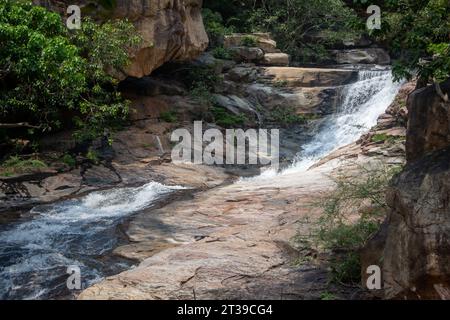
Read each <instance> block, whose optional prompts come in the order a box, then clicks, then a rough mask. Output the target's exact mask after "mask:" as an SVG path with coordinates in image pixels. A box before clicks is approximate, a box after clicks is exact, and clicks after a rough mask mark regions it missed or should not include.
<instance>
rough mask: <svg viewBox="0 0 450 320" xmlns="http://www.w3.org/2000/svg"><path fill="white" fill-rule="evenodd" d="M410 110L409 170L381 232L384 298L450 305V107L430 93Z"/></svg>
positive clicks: (397, 184)
mask: <svg viewBox="0 0 450 320" xmlns="http://www.w3.org/2000/svg"><path fill="white" fill-rule="evenodd" d="M442 87H443V91H444V92H450V87H449V85H448V83H447V84H445V85H443V86H442ZM408 110H409V124H408V131H407V144H406V152H407V155H408V164H407V166H406V167H405V169H404V170H403V172H402V173H401V174H399V175H398V176H397V177H396V178H395V179H394V181H393V183H392V185H391V187H390V189H389V190H388V192H387V201H388V204H389V207H390V212H389V214H388V217H387V221H386V223H385V224H384V225H385V230H383V231H382V232H381V234H385V235H386V236H385V237H384V239H383V241H384V242H385V244H384V250H383V262H382V266H383V279H384V289H385V297H386V298H389V299H392V298H397V299H404V298H410V299H450V254H449V253H450V202H449V199H450V139H449V123H450V121H449V119H450V104H449V103H448V102H447V103H445V102H444V101H443V100H442V99H441V98H440V97H439V96H438V95H437V93H436V91H435V88H434V87H426V88H423V89H420V90H417V91H415V92H414V93H412V94H411V95H410V97H409V100H408ZM376 241H380V239H378V240H376Z"/></svg>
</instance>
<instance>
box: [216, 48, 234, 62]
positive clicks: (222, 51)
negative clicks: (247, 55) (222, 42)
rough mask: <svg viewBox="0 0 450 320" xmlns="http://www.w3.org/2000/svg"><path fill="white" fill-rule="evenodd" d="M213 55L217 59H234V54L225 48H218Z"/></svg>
mask: <svg viewBox="0 0 450 320" xmlns="http://www.w3.org/2000/svg"><path fill="white" fill-rule="evenodd" d="M212 53H213V56H214V58H216V59H223V60H231V59H232V58H233V52H232V51H231V50H229V49H227V48H224V47H216V48H214V49H213V50H212Z"/></svg>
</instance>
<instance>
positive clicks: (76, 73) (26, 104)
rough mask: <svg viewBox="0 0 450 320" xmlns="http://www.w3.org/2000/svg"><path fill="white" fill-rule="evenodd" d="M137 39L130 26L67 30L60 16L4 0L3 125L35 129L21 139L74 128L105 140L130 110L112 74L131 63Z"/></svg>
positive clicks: (0, 36)
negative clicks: (21, 124)
mask: <svg viewBox="0 0 450 320" xmlns="http://www.w3.org/2000/svg"><path fill="white" fill-rule="evenodd" d="M138 42H139V38H138V37H136V35H135V31H134V27H133V26H132V25H131V24H130V23H128V22H126V21H117V22H106V23H104V24H102V25H98V24H96V23H94V22H92V21H90V20H89V19H87V18H85V19H84V20H83V23H82V30H77V31H73V32H69V30H67V29H66V28H65V26H64V24H63V22H62V20H61V18H60V16H59V15H58V14H56V13H52V12H49V11H47V10H46V9H45V8H43V7H40V6H33V5H31V4H29V3H28V2H22V1H19V2H15V1H9V0H0V46H1V47H2V50H1V51H0V119H2V120H1V121H2V122H10V123H11V122H12V123H16V122H28V123H30V124H33V125H34V126H35V127H37V129H35V130H34V132H27V133H23V132H22V133H20V134H21V135H24V134H31V135H34V134H38V133H42V132H48V131H54V130H56V129H60V128H61V127H62V126H63V125H73V124H75V125H76V126H77V127H78V128H79V130H78V132H77V135H76V137H77V138H79V139H82V140H83V139H92V138H93V137H95V136H97V135H99V134H100V133H102V132H103V128H105V127H107V126H110V125H111V124H112V123H114V122H115V121H117V120H120V119H124V118H125V117H126V115H127V110H128V103H127V102H126V101H125V100H124V99H123V98H122V97H121V95H120V93H119V92H118V91H117V81H116V80H115V79H114V78H113V77H111V76H110V75H109V74H108V73H107V72H106V71H107V70H112V69H115V68H120V67H123V66H124V65H126V63H127V62H128V58H127V50H128V48H130V47H132V46H134V45H136V44H137V43H138ZM68 119H72V122H69V121H68Z"/></svg>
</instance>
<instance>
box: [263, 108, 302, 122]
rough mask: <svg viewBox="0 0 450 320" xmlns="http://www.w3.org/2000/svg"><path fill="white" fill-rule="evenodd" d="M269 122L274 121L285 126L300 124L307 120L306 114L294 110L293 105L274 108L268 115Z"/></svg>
mask: <svg viewBox="0 0 450 320" xmlns="http://www.w3.org/2000/svg"><path fill="white" fill-rule="evenodd" d="M268 120H269V121H270V122H276V123H279V124H282V125H285V126H288V125H292V124H301V123H305V122H306V121H307V118H306V116H304V115H301V114H298V113H296V112H295V108H294V107H278V108H275V109H274V110H273V111H272V112H271V113H270V114H269V116H268Z"/></svg>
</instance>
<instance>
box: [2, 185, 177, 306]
mask: <svg viewBox="0 0 450 320" xmlns="http://www.w3.org/2000/svg"><path fill="white" fill-rule="evenodd" d="M180 189H182V188H181V187H167V186H164V185H162V184H159V183H156V182H151V183H148V184H146V185H144V186H141V187H138V188H120V189H113V190H108V191H99V192H92V193H90V194H89V195H87V196H85V197H83V198H80V199H75V200H67V201H63V202H59V203H56V204H51V205H42V206H38V207H35V208H33V209H32V210H31V212H30V213H31V214H32V217H31V218H28V219H26V221H19V222H17V223H15V224H13V225H8V226H7V227H6V229H0V266H1V267H0V299H47V298H54V297H61V296H64V295H68V294H70V292H68V291H67V286H66V280H67V278H68V277H69V274H68V273H67V268H68V267H69V266H77V267H79V268H80V271H81V273H80V275H81V280H82V284H83V286H89V285H90V284H92V283H94V282H96V281H99V280H100V279H101V278H103V277H104V276H105V275H107V274H117V273H119V272H121V271H123V270H125V269H128V268H129V267H130V266H131V263H130V262H129V261H124V260H122V261H121V260H120V259H117V258H114V257H110V256H108V253H110V251H111V250H112V249H114V248H115V247H116V246H117V244H118V242H119V240H120V239H119V237H118V234H117V226H118V225H119V224H120V223H121V222H123V221H124V219H125V218H126V217H128V216H130V215H131V214H133V213H135V212H138V211H139V210H142V209H145V208H147V207H149V206H150V205H152V204H153V203H155V201H157V200H159V199H161V198H162V197H164V196H166V195H168V194H169V193H171V192H174V191H175V190H180Z"/></svg>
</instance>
